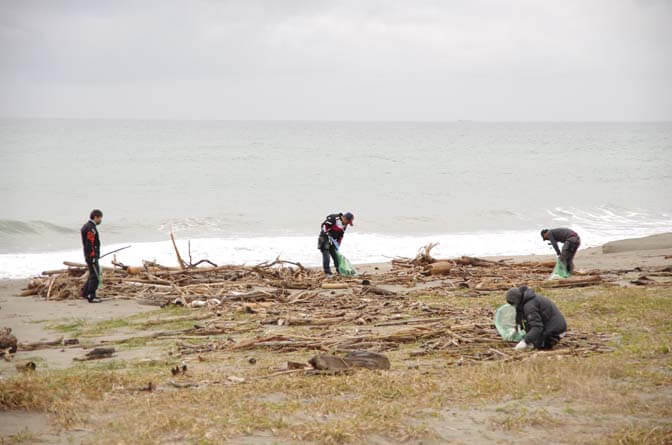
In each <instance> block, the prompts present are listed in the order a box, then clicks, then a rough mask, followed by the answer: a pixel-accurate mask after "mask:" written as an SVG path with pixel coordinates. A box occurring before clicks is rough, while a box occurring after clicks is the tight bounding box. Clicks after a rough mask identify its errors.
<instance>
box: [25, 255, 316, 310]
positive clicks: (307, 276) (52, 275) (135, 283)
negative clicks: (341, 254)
mask: <svg viewBox="0 0 672 445" xmlns="http://www.w3.org/2000/svg"><path fill="white" fill-rule="evenodd" d="M64 264H65V265H66V266H67V268H64V269H58V270H48V271H45V272H43V273H42V276H40V277H37V278H34V279H32V280H30V282H29V283H28V286H27V288H26V289H25V290H24V291H23V292H22V293H21V295H23V296H29V295H39V296H41V297H44V298H45V299H47V300H64V299H75V298H81V296H80V290H81V288H82V286H83V284H84V283H85V282H86V280H87V278H88V272H87V269H86V265H84V264H79V263H72V262H64ZM288 265H290V266H288ZM292 266H294V267H292ZM322 279H323V278H322V275H321V273H319V272H317V271H315V270H309V269H306V268H305V267H303V266H302V265H301V264H300V263H292V262H288V261H283V260H280V259H276V260H275V261H273V262H267V263H262V264H258V265H256V266H229V265H227V266H210V267H198V266H193V267H184V268H182V267H167V266H162V265H160V264H157V263H154V262H149V261H145V262H144V264H143V266H141V267H133V266H126V265H124V264H122V263H119V262H116V261H115V262H114V267H103V285H102V288H101V296H103V298H130V299H137V300H143V301H145V302H146V303H150V304H156V305H164V304H168V303H173V302H174V301H175V300H176V299H178V300H179V302H180V304H189V303H191V302H192V301H194V300H199V301H204V302H207V301H209V300H215V301H214V302H217V304H219V303H221V301H222V300H227V299H228V300H246V301H255V300H259V299H267V298H268V296H269V295H270V294H273V295H275V294H276V292H275V291H274V290H278V289H281V290H282V289H314V288H318V287H319V286H320V284H321V282H322ZM253 287H264V288H267V289H268V291H267V292H266V293H263V292H262V293H260V292H259V291H251V290H252V288H253Z"/></svg>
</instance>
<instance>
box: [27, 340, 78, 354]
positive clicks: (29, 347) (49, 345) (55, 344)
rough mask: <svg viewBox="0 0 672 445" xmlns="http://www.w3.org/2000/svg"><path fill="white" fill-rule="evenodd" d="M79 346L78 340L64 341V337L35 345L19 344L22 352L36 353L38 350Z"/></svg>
mask: <svg viewBox="0 0 672 445" xmlns="http://www.w3.org/2000/svg"><path fill="white" fill-rule="evenodd" d="M78 344H79V340H78V339H76V338H67V339H64V338H63V337H59V338H57V339H55V340H45V341H36V342H33V343H19V345H18V348H19V350H20V351H35V350H38V349H50V348H60V347H63V346H74V345H78Z"/></svg>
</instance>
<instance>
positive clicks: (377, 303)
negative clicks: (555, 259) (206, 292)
mask: <svg viewBox="0 0 672 445" xmlns="http://www.w3.org/2000/svg"><path fill="white" fill-rule="evenodd" d="M239 310H241V311H245V312H246V313H248V314H249V317H248V319H247V321H245V322H240V321H238V322H235V321H233V320H235V317H234V318H232V322H230V323H227V322H225V321H223V320H222V319H221V318H220V319H219V320H216V321H213V322H212V323H208V322H207V321H206V322H205V323H203V325H202V326H201V331H200V332H212V330H211V329H213V328H215V327H217V326H219V327H220V328H222V327H223V326H228V329H227V330H225V333H226V334H227V337H226V338H217V339H213V340H212V341H209V342H205V343H203V342H201V341H199V342H197V343H191V342H189V341H187V340H186V339H185V340H182V341H178V343H177V347H178V352H179V353H180V354H182V355H191V354H204V353H209V352H214V351H230V352H233V351H254V350H266V351H274V352H276V353H285V352H295V351H319V352H321V353H323V354H349V353H352V352H353V351H359V350H366V351H370V352H379V353H380V352H385V351H393V350H397V351H403V352H404V353H406V354H407V356H408V357H409V358H412V357H417V356H422V355H427V354H439V356H440V357H443V358H445V359H447V361H448V363H449V364H453V365H456V366H459V365H462V364H466V363H475V362H481V361H493V360H520V359H524V358H525V357H526V356H525V355H524V354H520V353H514V352H513V351H512V349H511V347H512V345H511V344H510V343H506V342H504V341H502V340H501V338H500V337H499V336H498V335H497V332H496V331H495V328H494V325H493V316H494V313H493V311H492V310H491V309H488V308H478V309H457V308H452V307H448V306H446V305H439V304H437V305H428V304H425V303H423V302H419V301H415V300H413V299H410V298H403V299H389V298H372V297H371V296H369V295H367V294H366V293H363V292H360V293H353V294H350V295H341V296H338V298H334V297H333V296H331V295H325V294H323V293H322V294H320V293H314V292H311V293H304V295H303V296H302V297H300V298H296V299H294V300H292V301H287V302H274V303H245V304H242V305H241V307H240V308H239ZM292 326H294V327H297V328H294V329H291V327H292ZM209 329H210V331H208V330H209ZM198 332H199V331H194V330H192V331H191V332H190V334H192V335H194V334H198ZM608 341H609V339H608V338H606V337H603V336H598V335H587V334H584V333H580V332H577V331H570V333H569V334H568V335H567V336H566V337H565V338H564V339H563V340H562V341H561V342H560V344H559V345H558V346H557V347H556V348H555V349H554V350H553V351H552V352H553V353H554V354H556V355H564V354H570V355H586V354H592V353H601V352H607V351H610V350H611V349H610V348H609V347H607V346H606V345H607V343H608ZM542 354H543V353H542ZM529 356H530V355H529V354H528V355H527V357H529Z"/></svg>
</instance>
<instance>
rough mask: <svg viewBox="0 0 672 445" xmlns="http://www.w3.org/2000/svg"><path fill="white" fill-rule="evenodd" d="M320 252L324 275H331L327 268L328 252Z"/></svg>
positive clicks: (329, 269)
mask: <svg viewBox="0 0 672 445" xmlns="http://www.w3.org/2000/svg"><path fill="white" fill-rule="evenodd" d="M320 252H322V269H324V273H325V274H326V275H331V268H330V267H329V250H327V249H321V250H320Z"/></svg>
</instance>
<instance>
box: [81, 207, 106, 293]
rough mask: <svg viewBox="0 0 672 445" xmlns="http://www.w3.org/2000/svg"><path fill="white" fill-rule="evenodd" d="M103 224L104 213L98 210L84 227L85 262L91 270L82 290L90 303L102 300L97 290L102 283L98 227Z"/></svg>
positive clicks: (91, 215) (94, 211)
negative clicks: (97, 294)
mask: <svg viewBox="0 0 672 445" xmlns="http://www.w3.org/2000/svg"><path fill="white" fill-rule="evenodd" d="M102 222H103V212H101V211H100V210H98V209H96V210H93V211H92V212H91V214H90V215H89V221H88V222H87V223H86V224H84V225H83V226H82V230H81V232H82V246H83V247H84V260H85V261H86V266H87V267H88V268H89V279H88V280H87V281H86V283H85V284H84V287H83V288H82V296H83V297H84V298H86V299H87V300H88V301H89V303H100V302H101V300H100V299H99V298H98V297H96V290H97V289H98V284H99V283H100V280H99V276H100V273H101V272H100V265H99V264H98V260H99V259H100V236H99V234H98V225H100V223H102Z"/></svg>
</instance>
